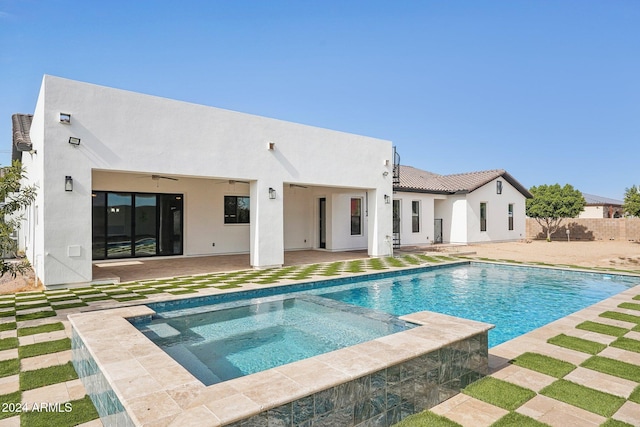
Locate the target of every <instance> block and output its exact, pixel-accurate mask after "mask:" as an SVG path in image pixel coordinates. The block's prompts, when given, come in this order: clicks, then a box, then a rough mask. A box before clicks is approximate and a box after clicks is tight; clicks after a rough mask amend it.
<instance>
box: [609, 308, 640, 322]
mask: <svg viewBox="0 0 640 427" xmlns="http://www.w3.org/2000/svg"><path fill="white" fill-rule="evenodd" d="M600 317H606V318H607V319H614V320H622V321H623V322H629V323H640V316H634V315H633V314H626V313H619V312H617V311H605V312H604V313H601V314H600Z"/></svg>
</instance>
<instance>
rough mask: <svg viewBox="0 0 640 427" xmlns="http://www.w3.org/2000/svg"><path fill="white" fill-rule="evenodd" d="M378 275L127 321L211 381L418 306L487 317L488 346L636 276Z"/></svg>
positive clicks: (312, 351) (381, 324) (173, 307)
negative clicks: (131, 322) (489, 328)
mask: <svg viewBox="0 0 640 427" xmlns="http://www.w3.org/2000/svg"><path fill="white" fill-rule="evenodd" d="M383 276H384V277H382V278H380V276H379V275H378V276H377V277H378V278H368V279H367V278H364V277H363V278H362V279H358V278H353V277H352V278H347V279H339V280H338V281H337V282H336V281H321V282H314V283H311V284H309V283H307V284H300V285H291V286H281V287H277V288H268V289H264V290H259V291H253V290H252V291H246V292H237V293H230V294H225V295H219V296H207V297H201V298H193V299H187V300H181V301H168V302H163V303H154V304H149V306H150V307H151V308H153V309H154V310H155V311H156V316H155V317H154V319H153V320H151V321H149V320H145V321H135V322H134V325H135V326H136V327H137V328H138V329H140V330H141V331H142V332H143V333H144V334H145V335H146V336H147V337H149V338H150V339H151V340H152V341H154V342H155V343H156V344H157V345H158V346H160V347H161V348H162V349H163V350H164V351H166V352H167V353H168V354H169V355H171V356H172V357H173V358H174V359H175V360H176V361H178V362H179V363H180V364H182V365H183V366H184V367H185V368H186V369H188V370H189V371H190V372H191V373H192V374H193V375H194V376H195V377H196V378H198V379H199V380H200V381H202V382H203V383H204V384H205V385H211V384H215V383H218V382H221V381H226V380H229V379H232V378H236V377H239V376H243V375H248V374H252V373H256V372H259V371H262V370H265V369H269V368H273V367H276V366H280V365H283V364H286V363H290V362H294V361H297V360H301V359H305V358H308V357H311V356H314V355H318V354H322V353H326V352H329V351H332V350H337V349H340V348H343V347H347V346H352V345H355V344H358V343H361V342H365V341H369V340H372V339H375V338H378V337H381V336H384V335H388V334H391V333H394V332H398V331H401V330H404V329H407V328H410V327H412V325H411V324H409V323H406V322H402V321H400V320H399V319H398V318H397V316H402V315H406V314H409V313H415V312H419V311H435V312H439V313H443V314H449V315H452V316H457V317H462V318H466V319H471V320H477V321H481V322H485V323H490V324H493V325H495V328H494V329H493V330H491V331H490V332H489V347H493V346H496V345H498V344H500V343H503V342H505V341H508V340H510V339H512V338H515V337H517V336H520V335H522V334H525V333H527V332H530V331H532V330H533V329H536V328H538V327H540V326H543V325H546V324H548V323H550V322H552V321H554V320H557V319H559V318H561V317H565V316H567V315H569V314H571V313H574V312H576V311H578V310H580V309H582V308H585V307H588V306H590V305H592V304H595V303H597V302H599V301H602V300H604V299H606V298H608V297H610V296H613V295H615V294H617V293H620V292H622V291H624V290H625V289H628V288H631V287H633V286H635V285H637V284H639V283H640V278H639V277H631V276H621V275H608V274H599V273H581V272H574V271H565V270H553V269H543V268H535V267H519V266H503V265H494V264H488V263H471V264H464V265H456V266H451V267H447V266H438V267H433V268H428V269H424V270H421V272H418V273H407V272H406V271H404V272H397V273H389V274H385V275H383ZM336 283H337V284H336ZM274 294H279V295H274ZM251 297H256V298H254V299H250V298H251Z"/></svg>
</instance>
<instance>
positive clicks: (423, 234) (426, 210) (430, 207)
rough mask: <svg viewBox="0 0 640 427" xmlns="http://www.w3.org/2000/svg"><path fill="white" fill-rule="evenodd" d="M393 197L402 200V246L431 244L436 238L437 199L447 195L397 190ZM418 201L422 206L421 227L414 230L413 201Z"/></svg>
mask: <svg viewBox="0 0 640 427" xmlns="http://www.w3.org/2000/svg"><path fill="white" fill-rule="evenodd" d="M393 198H394V199H396V200H400V243H401V245H402V246H405V245H407V246H423V245H430V244H432V243H433V239H434V219H435V201H436V200H442V199H445V198H446V196H442V195H435V194H425V193H410V192H397V193H396V194H394V195H393ZM414 201H416V202H418V203H419V207H420V215H419V217H420V219H419V221H420V224H419V225H420V227H419V231H418V232H414V231H413V215H412V213H413V211H412V202H414Z"/></svg>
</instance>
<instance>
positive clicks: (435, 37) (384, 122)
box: [0, 0, 640, 199]
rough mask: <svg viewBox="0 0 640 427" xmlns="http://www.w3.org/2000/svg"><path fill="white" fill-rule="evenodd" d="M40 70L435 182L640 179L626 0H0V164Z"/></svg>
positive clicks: (603, 189) (616, 183)
mask: <svg viewBox="0 0 640 427" xmlns="http://www.w3.org/2000/svg"><path fill="white" fill-rule="evenodd" d="M44 74H51V75H55V76H60V77H65V78H70V79H74V80H80V81H86V82H90V83H95V84H99V85H105V86H111V87H116V88H121V89H126V90H131V91H135V92H143V93H148V94H152V95H157V96H162V97H167V98H173V99H178V100H183V101H188V102H194V103H198V104H205V105H210V106H215V107H221V108H226V109H231V110H236V111H242V112H247V113H252V114H257V115H262V116H267V117H274V118H278V119H282V120H288V121H293V122H300V123H305V124H309V125H314V126H320V127H326V128H330V129H336V130H340V131H345V132H352V133H358V134H363V135H368V136H373V137H378V138H383V139H389V140H391V141H393V142H394V144H395V145H396V146H397V147H398V150H399V152H400V154H401V156H402V163H403V164H408V165H412V166H415V167H418V168H422V169H426V170H429V171H432V172H436V173H440V174H450V173H459V172H471V171H476V170H486V169H498V168H502V169H506V170H507V171H508V172H510V173H511V174H512V175H513V176H514V177H515V178H516V179H518V180H519V181H520V182H521V183H522V184H523V185H524V186H526V187H527V188H528V187H531V186H533V185H540V184H554V183H560V184H565V183H569V184H572V185H573V186H574V187H576V188H577V189H579V190H581V191H583V192H585V193H591V194H596V195H600V196H604V197H611V198H617V199H622V198H623V195H624V191H625V188H626V187H630V186H631V185H633V184H640V173H639V169H640V168H639V160H640V1H638V0H599V1H592V0H574V1H569V0H552V1H551V0H549V1H546V0H536V1H525V0H491V1H489V0H486V1H485V0H470V1H444V0H441V1H426V0H425V1H375V0H367V1H342V0H341V1H329V0H327V1H278V0H269V1H263V0H260V1H258V0H255V1H242V0H241V1H232V0H228V1H215V0H211V1H188V0H184V1H131V0H128V1H120V0H109V1H99V2H98V1H79V0H77V1H68V0H56V1H51V0H0V75H1V76H2V79H0V136H1V137H2V141H4V142H2V145H1V146H0V150H4V151H2V152H1V153H0V164H3V165H6V164H8V163H9V160H10V154H9V150H10V145H11V114H13V113H18V112H19V113H33V110H34V107H35V102H36V98H37V95H38V90H39V88H40V83H41V80H42V76H43V75H44Z"/></svg>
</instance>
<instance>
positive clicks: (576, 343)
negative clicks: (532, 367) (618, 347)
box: [547, 334, 607, 354]
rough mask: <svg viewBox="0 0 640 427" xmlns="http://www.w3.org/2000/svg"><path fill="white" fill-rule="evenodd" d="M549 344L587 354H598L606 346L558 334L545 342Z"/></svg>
mask: <svg viewBox="0 0 640 427" xmlns="http://www.w3.org/2000/svg"><path fill="white" fill-rule="evenodd" d="M547 342H548V343H549V344H553V345H557V346H560V347H564V348H569V349H571V350H576V351H580V352H582V353H587V354H598V353H600V352H601V351H602V350H604V349H605V348H607V346H606V344H601V343H599V342H595V341H590V340H585V339H582V338H577V337H571V336H569V335H565V334H560V335H557V336H555V337H553V338H549V339H548V340H547Z"/></svg>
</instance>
